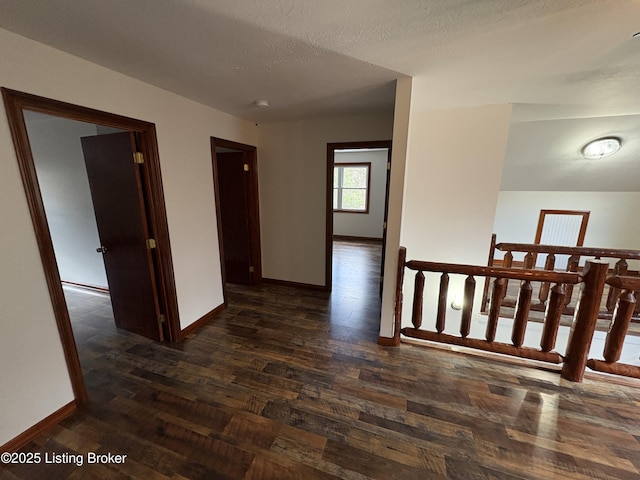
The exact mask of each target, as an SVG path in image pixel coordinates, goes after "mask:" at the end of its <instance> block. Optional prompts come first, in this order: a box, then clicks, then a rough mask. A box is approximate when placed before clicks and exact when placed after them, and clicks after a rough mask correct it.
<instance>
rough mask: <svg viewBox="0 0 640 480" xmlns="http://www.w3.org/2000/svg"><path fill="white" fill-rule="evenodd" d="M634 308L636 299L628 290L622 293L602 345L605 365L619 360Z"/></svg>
mask: <svg viewBox="0 0 640 480" xmlns="http://www.w3.org/2000/svg"><path fill="white" fill-rule="evenodd" d="M625 273H626V272H625ZM635 306H636V297H634V295H633V292H631V291H629V290H625V291H624V292H622V294H621V295H620V297H619V298H618V303H617V305H616V309H615V312H614V314H613V320H612V323H611V328H610V329H609V332H608V333H607V339H606V341H605V343H604V355H603V356H604V360H605V361H606V362H607V363H615V362H617V361H618V360H620V355H621V353H622V346H623V344H624V338H625V337H626V335H627V330H628V329H629V323H630V322H631V317H632V316H633V310H634V308H635Z"/></svg>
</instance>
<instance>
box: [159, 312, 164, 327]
mask: <svg viewBox="0 0 640 480" xmlns="http://www.w3.org/2000/svg"><path fill="white" fill-rule="evenodd" d="M164 322H165V319H164V314H162V313H161V314H160V315H158V323H159V324H160V325H162V324H163V323H164Z"/></svg>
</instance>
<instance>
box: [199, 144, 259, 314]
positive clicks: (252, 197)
mask: <svg viewBox="0 0 640 480" xmlns="http://www.w3.org/2000/svg"><path fill="white" fill-rule="evenodd" d="M216 147H221V148H229V149H232V150H239V151H242V152H244V153H245V155H246V160H247V163H248V164H249V172H248V174H249V175H248V182H249V183H248V185H247V194H248V195H247V196H248V199H247V201H248V209H249V231H250V232H251V239H250V244H251V245H250V249H251V263H252V265H253V268H254V271H253V275H252V276H251V285H260V284H261V283H262V251H261V246H260V202H259V196H258V154H257V148H256V147H254V146H252V145H246V144H244V143H238V142H234V141H231V140H225V139H222V138H216V137H211V162H212V165H213V187H214V194H215V202H216V219H217V225H218V247H219V249H220V268H221V273H222V285H223V292H224V301H225V305H226V303H227V293H226V285H227V280H226V273H225V268H224V242H223V241H222V224H221V222H220V191H219V187H218V167H217V165H216Z"/></svg>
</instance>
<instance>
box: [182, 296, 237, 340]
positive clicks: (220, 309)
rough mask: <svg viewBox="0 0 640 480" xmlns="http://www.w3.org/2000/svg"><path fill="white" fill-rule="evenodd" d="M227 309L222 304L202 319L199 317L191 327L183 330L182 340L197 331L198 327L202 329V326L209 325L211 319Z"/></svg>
mask: <svg viewBox="0 0 640 480" xmlns="http://www.w3.org/2000/svg"><path fill="white" fill-rule="evenodd" d="M225 308H227V304H226V302H225V303H222V304H220V305H218V306H217V307H216V308H214V309H213V310H211V311H210V312H209V313H205V314H204V315H203V316H202V317H200V318H199V319H198V320H196V321H195V322H193V323H192V324H191V325H189V326H188V327H186V328H184V329H183V330H182V332H181V335H182V338H183V339H184V338H185V337H186V336H187V335H190V334H192V333H193V332H194V331H195V330H197V329H199V328H200V327H203V326H204V325H206V324H207V323H209V322H210V321H211V320H213V318H214V317H215V316H216V315H218V314H220V313H221V312H223V311H224V309H225Z"/></svg>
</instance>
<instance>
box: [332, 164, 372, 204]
mask: <svg viewBox="0 0 640 480" xmlns="http://www.w3.org/2000/svg"><path fill="white" fill-rule="evenodd" d="M370 171H371V163H370V162H368V163H339V164H335V166H334V169H333V210H334V211H335V212H356V213H368V212H369V173H370Z"/></svg>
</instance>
